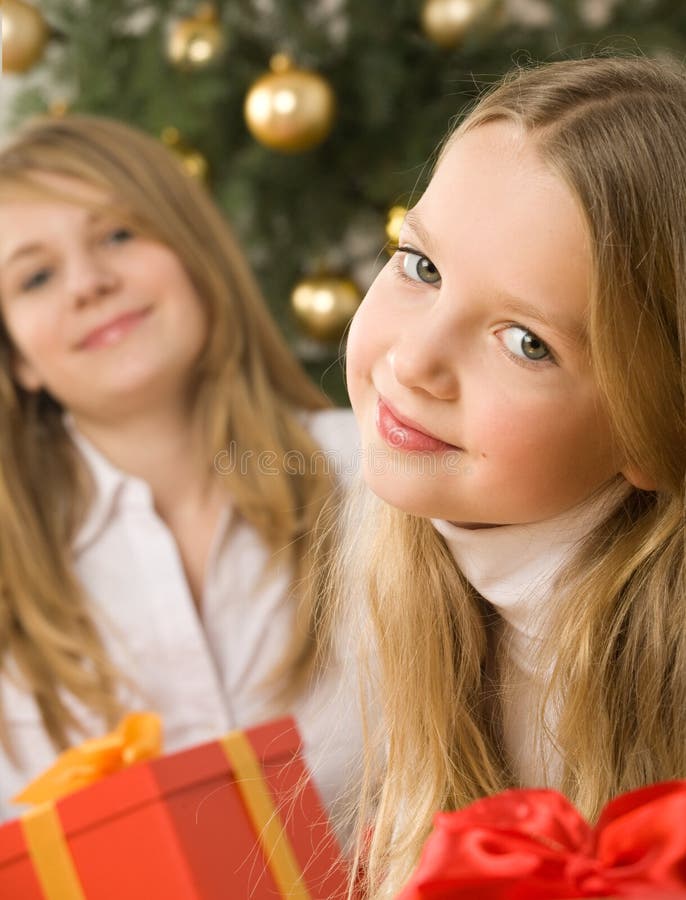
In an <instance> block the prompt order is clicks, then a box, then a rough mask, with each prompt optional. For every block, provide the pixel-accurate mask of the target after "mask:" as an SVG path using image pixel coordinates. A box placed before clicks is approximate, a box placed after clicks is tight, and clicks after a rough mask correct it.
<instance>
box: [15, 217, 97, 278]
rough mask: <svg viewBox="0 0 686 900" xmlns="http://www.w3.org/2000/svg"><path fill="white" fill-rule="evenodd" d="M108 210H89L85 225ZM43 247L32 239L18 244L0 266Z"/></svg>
mask: <svg viewBox="0 0 686 900" xmlns="http://www.w3.org/2000/svg"><path fill="white" fill-rule="evenodd" d="M109 212H110V211H109V210H102V209H92V210H90V211H89V213H88V216H87V218H86V226H87V227H89V226H91V225H94V224H95V223H96V222H97V221H98V220H99V219H103V218H106V217H107V215H108V214H109ZM44 248H45V244H43V243H41V242H40V241H32V242H31V243H29V244H20V245H19V246H18V247H16V248H15V249H14V250H13V251H12V252H11V253H10V255H9V256H8V257H7V259H3V260H0V267H2V268H4V267H5V266H8V265H9V264H10V263H15V262H17V261H18V260H20V259H23V258H24V257H25V256H31V255H32V254H34V253H40V251H41V250H43V249H44Z"/></svg>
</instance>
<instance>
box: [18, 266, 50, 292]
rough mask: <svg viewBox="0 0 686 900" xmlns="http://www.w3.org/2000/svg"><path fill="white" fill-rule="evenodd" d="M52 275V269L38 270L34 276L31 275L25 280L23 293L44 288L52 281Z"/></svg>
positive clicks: (22, 286) (22, 287) (22, 285)
mask: <svg viewBox="0 0 686 900" xmlns="http://www.w3.org/2000/svg"><path fill="white" fill-rule="evenodd" d="M51 275H52V271H51V270H50V269H38V271H37V272H33V274H31V275H29V277H28V278H25V279H24V280H23V281H22V283H21V289H22V290H23V291H33V290H37V289H38V288H41V287H43V285H44V284H46V282H47V281H48V280H49V279H50V276H51Z"/></svg>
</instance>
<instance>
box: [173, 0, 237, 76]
mask: <svg viewBox="0 0 686 900" xmlns="http://www.w3.org/2000/svg"><path fill="white" fill-rule="evenodd" d="M224 44H225V41H224V34H223V32H222V29H221V24H220V22H219V16H218V14H217V10H216V7H215V6H214V4H213V3H202V4H201V5H200V6H199V7H198V9H197V10H196V13H195V15H194V16H192V17H190V18H187V19H179V21H178V22H175V23H174V25H173V26H172V29H171V31H170V32H169V37H168V39H167V58H168V59H169V61H170V62H171V63H172V64H173V65H175V66H176V67H177V68H178V69H182V70H190V69H203V68H205V66H209V65H211V64H212V63H214V62H216V61H217V59H218V58H219V57H220V56H221V54H222V52H223V50H224Z"/></svg>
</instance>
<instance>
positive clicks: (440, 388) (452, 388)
mask: <svg viewBox="0 0 686 900" xmlns="http://www.w3.org/2000/svg"><path fill="white" fill-rule="evenodd" d="M387 360H388V364H389V367H390V369H391V372H392V374H393V376H394V378H395V379H396V381H398V382H399V383H400V384H401V385H403V387H406V388H409V389H413V390H420V391H424V392H425V393H427V394H430V395H431V396H433V397H435V398H436V399H438V400H455V399H457V397H458V394H459V384H458V377H457V366H456V354H455V352H454V351H453V348H452V347H451V345H450V341H449V340H448V339H447V337H446V334H445V329H443V328H442V327H441V326H440V322H438V321H433V322H428V323H424V324H423V325H422V326H420V327H419V328H413V329H409V330H407V331H405V332H404V333H403V334H402V335H400V336H399V338H398V340H397V341H396V342H395V343H394V344H393V346H392V347H391V348H390V349H389V350H388V353H387Z"/></svg>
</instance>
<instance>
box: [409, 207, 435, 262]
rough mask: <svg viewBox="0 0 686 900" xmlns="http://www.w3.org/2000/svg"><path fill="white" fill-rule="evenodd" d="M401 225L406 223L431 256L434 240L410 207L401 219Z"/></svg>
mask: <svg viewBox="0 0 686 900" xmlns="http://www.w3.org/2000/svg"><path fill="white" fill-rule="evenodd" d="M403 225H407V226H408V227H409V228H410V229H411V231H413V232H414V234H416V235H417V237H418V238H419V240H420V242H421V243H422V245H423V249H425V250H426V251H427V253H428V254H429V256H433V254H434V252H435V251H434V242H433V241H432V239H431V235H430V234H429V232H428V231H427V230H426V228H425V227H424V226H423V225H422V222H421V220H420V218H419V216H418V215H417V213H416V212H415V211H414V210H413V209H410V210H408V211H407V213H406V214H405V218H404V219H403Z"/></svg>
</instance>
